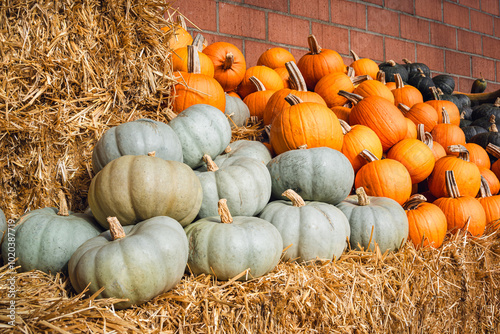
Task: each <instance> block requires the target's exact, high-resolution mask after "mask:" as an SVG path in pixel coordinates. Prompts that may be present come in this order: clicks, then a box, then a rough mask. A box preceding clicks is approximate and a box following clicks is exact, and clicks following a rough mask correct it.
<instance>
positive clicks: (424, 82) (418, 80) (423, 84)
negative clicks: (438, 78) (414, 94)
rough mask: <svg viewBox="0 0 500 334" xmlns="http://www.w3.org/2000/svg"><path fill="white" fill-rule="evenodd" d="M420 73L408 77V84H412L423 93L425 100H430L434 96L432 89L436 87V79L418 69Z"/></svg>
mask: <svg viewBox="0 0 500 334" xmlns="http://www.w3.org/2000/svg"><path fill="white" fill-rule="evenodd" d="M418 71H419V74H416V75H412V76H410V77H409V78H408V84H410V85H412V86H413V87H415V88H416V89H418V90H419V91H420V93H422V97H423V99H424V101H429V100H432V99H433V98H434V94H433V93H432V89H434V88H436V85H435V84H434V81H432V79H431V78H430V75H425V74H424V73H423V72H422V71H421V69H419V70H418Z"/></svg>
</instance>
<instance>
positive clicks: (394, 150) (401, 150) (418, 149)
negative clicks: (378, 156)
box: [387, 139, 436, 184]
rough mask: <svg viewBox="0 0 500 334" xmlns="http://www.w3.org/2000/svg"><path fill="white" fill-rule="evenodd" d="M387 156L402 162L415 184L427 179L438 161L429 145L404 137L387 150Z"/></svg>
mask: <svg viewBox="0 0 500 334" xmlns="http://www.w3.org/2000/svg"><path fill="white" fill-rule="evenodd" d="M387 158H389V159H394V160H397V161H399V162H401V163H402V164H403V165H404V166H405V167H406V169H407V170H408V172H409V173H410V177H411V182H412V183H414V184H415V183H420V182H422V181H423V180H425V179H426V178H427V177H428V176H429V175H430V174H431V173H432V170H433V169H434V164H435V162H436V161H435V159H434V154H433V153H432V150H431V149H430V148H429V146H427V145H426V144H424V143H423V142H421V141H420V140H418V139H403V140H401V141H400V142H398V143H396V145H394V146H393V147H391V149H390V150H389V152H387Z"/></svg>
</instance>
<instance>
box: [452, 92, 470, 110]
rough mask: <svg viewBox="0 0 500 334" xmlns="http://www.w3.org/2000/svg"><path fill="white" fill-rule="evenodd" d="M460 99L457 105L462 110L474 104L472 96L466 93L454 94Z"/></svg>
mask: <svg viewBox="0 0 500 334" xmlns="http://www.w3.org/2000/svg"><path fill="white" fill-rule="evenodd" d="M452 95H453V96H455V97H456V98H457V99H458V103H457V107H459V109H460V111H463V110H464V108H466V107H469V108H470V106H471V105H472V102H471V100H470V98H469V97H468V96H467V95H465V94H452Z"/></svg>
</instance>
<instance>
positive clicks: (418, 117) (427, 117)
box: [397, 102, 438, 132]
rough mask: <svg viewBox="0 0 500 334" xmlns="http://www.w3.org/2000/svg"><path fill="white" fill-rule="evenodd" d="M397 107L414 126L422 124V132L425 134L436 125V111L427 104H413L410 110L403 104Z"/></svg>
mask: <svg viewBox="0 0 500 334" xmlns="http://www.w3.org/2000/svg"><path fill="white" fill-rule="evenodd" d="M397 107H398V108H399V110H400V111H401V112H402V113H403V115H404V116H405V117H406V118H408V119H411V120H412V121H413V123H414V124H415V125H418V124H423V125H424V130H425V131H427V132H431V131H432V129H434V127H435V126H436V124H437V123H438V115H437V112H436V110H435V109H434V108H433V107H432V106H430V105H429V104H427V103H423V102H422V103H415V104H414V105H413V106H412V107H411V108H410V107H408V106H407V105H405V104H403V103H399V104H398V105H397Z"/></svg>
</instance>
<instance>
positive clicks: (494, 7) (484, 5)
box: [481, 0, 500, 16]
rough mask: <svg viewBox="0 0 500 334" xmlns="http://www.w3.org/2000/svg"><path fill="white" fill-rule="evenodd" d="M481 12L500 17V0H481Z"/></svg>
mask: <svg viewBox="0 0 500 334" xmlns="http://www.w3.org/2000/svg"><path fill="white" fill-rule="evenodd" d="M481 10H482V11H483V12H486V13H490V14H493V15H497V16H498V15H500V9H499V7H498V0H481Z"/></svg>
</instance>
